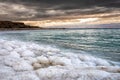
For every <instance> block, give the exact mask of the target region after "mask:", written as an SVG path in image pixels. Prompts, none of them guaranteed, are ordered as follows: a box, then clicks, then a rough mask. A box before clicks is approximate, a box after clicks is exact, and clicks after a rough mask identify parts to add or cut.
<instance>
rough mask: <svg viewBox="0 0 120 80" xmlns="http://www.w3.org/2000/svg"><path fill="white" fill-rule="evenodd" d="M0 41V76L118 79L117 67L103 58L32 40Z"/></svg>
mask: <svg viewBox="0 0 120 80" xmlns="http://www.w3.org/2000/svg"><path fill="white" fill-rule="evenodd" d="M0 44H1V45H2V46H1V45H0V80H40V79H41V80H119V79H120V67H119V66H116V65H112V64H110V63H109V62H108V61H107V60H104V59H100V58H95V57H93V56H89V55H83V54H74V53H64V52H60V51H59V52H58V51H57V50H56V49H55V48H52V47H50V46H45V45H44V46H43V45H41V46H40V45H37V44H34V43H32V44H31V43H25V42H20V41H7V40H2V41H1V40H0ZM6 45H7V46H8V47H7V48H6ZM10 47H11V48H12V49H10ZM38 77H39V78H38Z"/></svg>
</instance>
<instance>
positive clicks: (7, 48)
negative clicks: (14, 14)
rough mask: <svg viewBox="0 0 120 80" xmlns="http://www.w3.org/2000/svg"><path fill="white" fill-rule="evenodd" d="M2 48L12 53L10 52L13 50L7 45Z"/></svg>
mask: <svg viewBox="0 0 120 80" xmlns="http://www.w3.org/2000/svg"><path fill="white" fill-rule="evenodd" d="M4 48H5V49H6V50H8V51H12V50H13V48H12V47H11V46H8V45H6V46H5V47H4Z"/></svg>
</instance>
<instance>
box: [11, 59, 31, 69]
mask: <svg viewBox="0 0 120 80" xmlns="http://www.w3.org/2000/svg"><path fill="white" fill-rule="evenodd" d="M12 67H13V69H14V70H15V71H31V70H33V67H32V66H31V65H30V64H28V63H27V62H25V61H20V62H16V63H14V64H13V65H12Z"/></svg>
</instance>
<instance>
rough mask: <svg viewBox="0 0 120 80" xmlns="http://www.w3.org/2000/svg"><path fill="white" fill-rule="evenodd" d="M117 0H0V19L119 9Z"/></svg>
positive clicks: (33, 17)
mask: <svg viewBox="0 0 120 80" xmlns="http://www.w3.org/2000/svg"><path fill="white" fill-rule="evenodd" d="M119 8H120V1H119V0H0V12H1V13H0V20H4V19H6V20H7V19H8V20H9V19H12V20H30V19H31V20H35V19H39V18H47V17H51V16H61V15H64V16H65V15H68V14H91V13H92V14H93V13H101V12H109V11H113V10H119Z"/></svg>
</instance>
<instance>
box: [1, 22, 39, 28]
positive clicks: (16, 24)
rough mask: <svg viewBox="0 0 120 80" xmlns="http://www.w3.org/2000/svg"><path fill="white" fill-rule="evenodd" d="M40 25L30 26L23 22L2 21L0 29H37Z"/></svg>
mask: <svg viewBox="0 0 120 80" xmlns="http://www.w3.org/2000/svg"><path fill="white" fill-rule="evenodd" d="M36 28H40V27H38V26H29V25H25V24H24V23H21V22H11V21H0V29H11V30H12V29H13V30H14V29H36Z"/></svg>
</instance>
